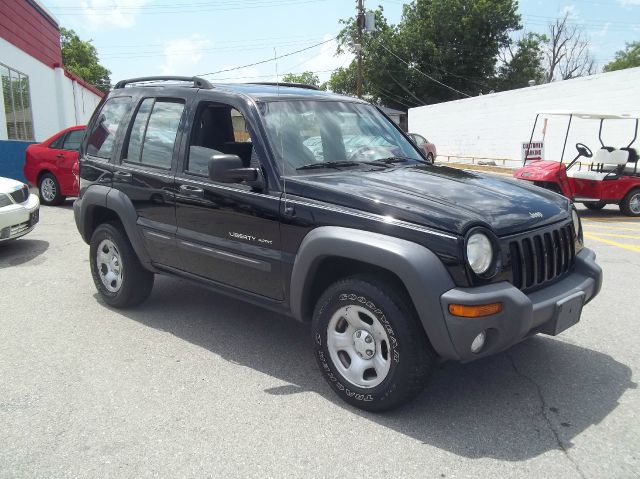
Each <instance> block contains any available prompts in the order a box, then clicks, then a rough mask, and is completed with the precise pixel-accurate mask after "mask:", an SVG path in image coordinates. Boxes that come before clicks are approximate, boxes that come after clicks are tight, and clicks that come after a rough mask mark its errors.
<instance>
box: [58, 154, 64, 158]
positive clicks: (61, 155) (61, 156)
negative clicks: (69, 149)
mask: <svg viewBox="0 0 640 479" xmlns="http://www.w3.org/2000/svg"><path fill="white" fill-rule="evenodd" d="M56 158H64V153H58V154H57V155H56Z"/></svg>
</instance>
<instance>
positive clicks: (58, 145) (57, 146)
mask: <svg viewBox="0 0 640 479" xmlns="http://www.w3.org/2000/svg"><path fill="white" fill-rule="evenodd" d="M65 137H66V135H60V136H59V137H58V138H56V139H55V140H53V141H52V142H51V144H50V145H49V148H53V149H56V150H59V149H61V148H62V143H63V142H64V139H65Z"/></svg>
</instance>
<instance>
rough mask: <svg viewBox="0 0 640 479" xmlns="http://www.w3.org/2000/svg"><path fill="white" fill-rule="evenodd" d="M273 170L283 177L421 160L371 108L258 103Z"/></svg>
mask: <svg viewBox="0 0 640 479" xmlns="http://www.w3.org/2000/svg"><path fill="white" fill-rule="evenodd" d="M260 110H261V113H262V116H263V118H264V123H265V126H266V130H267V135H268V137H269V141H270V143H271V147H272V150H273V152H274V154H275V156H276V160H277V162H278V167H279V168H280V169H281V170H283V171H282V172H283V173H284V174H286V175H291V174H294V175H295V174H301V173H303V172H304V171H307V170H316V169H321V168H323V167H328V168H348V167H354V166H359V164H371V162H375V161H378V162H379V164H380V166H384V165H385V164H386V163H389V162H391V161H398V162H401V161H408V162H409V161H410V162H422V161H424V160H423V159H422V158H421V156H420V154H419V153H418V152H417V151H416V149H415V148H414V147H413V146H412V145H411V143H410V142H409V141H408V140H407V139H406V138H405V137H404V136H402V134H401V133H400V132H399V131H398V130H397V129H396V128H395V127H394V125H393V124H392V123H391V122H390V121H389V120H388V119H387V118H385V117H384V116H383V115H382V114H381V113H380V112H379V111H378V110H377V109H376V108H374V107H373V106H371V105H367V104H363V103H355V102H347V101H344V102H341V101H303V100H297V101H272V102H265V103H261V104H260Z"/></svg>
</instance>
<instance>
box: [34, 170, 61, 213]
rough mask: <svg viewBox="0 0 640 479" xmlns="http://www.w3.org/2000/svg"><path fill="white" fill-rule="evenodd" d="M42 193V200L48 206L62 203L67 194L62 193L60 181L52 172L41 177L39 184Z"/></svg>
mask: <svg viewBox="0 0 640 479" xmlns="http://www.w3.org/2000/svg"><path fill="white" fill-rule="evenodd" d="M38 192H39V194H40V202H41V203H42V204H43V205H47V206H56V205H60V204H62V202H63V201H64V200H65V196H63V195H62V194H61V193H60V183H59V182H58V179H57V178H56V177H55V176H53V175H52V174H51V173H45V174H44V175H42V178H40V183H39V185H38Z"/></svg>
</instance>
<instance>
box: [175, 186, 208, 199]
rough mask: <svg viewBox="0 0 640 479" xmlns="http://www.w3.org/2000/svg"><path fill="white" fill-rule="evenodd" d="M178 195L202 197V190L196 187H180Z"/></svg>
mask: <svg viewBox="0 0 640 479" xmlns="http://www.w3.org/2000/svg"><path fill="white" fill-rule="evenodd" d="M180 193H182V194H183V195H186V196H195V197H197V198H203V197H204V190H203V189H202V188H198V187H197V186H191V185H180Z"/></svg>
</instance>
